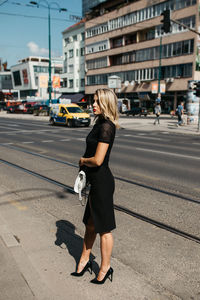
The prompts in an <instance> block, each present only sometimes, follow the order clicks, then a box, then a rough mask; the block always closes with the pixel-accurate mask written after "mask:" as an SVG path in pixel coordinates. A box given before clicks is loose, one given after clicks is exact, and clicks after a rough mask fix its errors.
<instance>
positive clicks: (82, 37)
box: [81, 32, 85, 41]
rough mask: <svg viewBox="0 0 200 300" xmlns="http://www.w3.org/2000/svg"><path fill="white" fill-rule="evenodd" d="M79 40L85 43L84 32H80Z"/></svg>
mask: <svg viewBox="0 0 200 300" xmlns="http://www.w3.org/2000/svg"><path fill="white" fill-rule="evenodd" d="M81 40H82V41H85V32H82V33H81Z"/></svg>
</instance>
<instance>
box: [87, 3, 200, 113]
mask: <svg viewBox="0 0 200 300" xmlns="http://www.w3.org/2000/svg"><path fill="white" fill-rule="evenodd" d="M124 2H125V1H120V0H116V1H115V0H114V1H107V2H105V3H102V4H101V7H100V9H99V13H98V12H97V10H94V11H93V12H92V13H91V14H90V17H89V18H88V19H87V21H86V23H85V28H86V40H85V52H86V71H87V72H86V87H85V91H86V94H88V95H92V94H93V93H94V92H95V90H96V89H97V88H106V87H108V78H109V77H110V76H118V77H120V79H121V83H122V84H121V88H120V89H116V92H117V93H118V95H119V96H120V98H123V97H128V98H130V99H133V100H138V99H140V100H141V99H146V100H149V99H155V97H156V96H157V93H158V91H159V85H160V90H161V92H163V94H162V99H163V100H165V101H164V102H165V104H166V110H170V109H173V108H175V107H176V105H177V102H178V101H179V100H180V99H181V98H183V97H184V96H185V95H186V92H187V89H188V81H190V80H200V72H199V70H200V68H199V62H198V59H197V50H198V49H199V48H198V47H199V38H198V35H197V34H195V33H194V32H191V31H189V30H188V29H186V28H184V27H183V26H180V25H177V24H175V23H173V22H171V32H170V33H168V34H165V33H163V32H162V29H161V27H162V23H161V20H162V18H163V17H162V16H161V13H162V12H163V11H164V10H166V9H170V10H171V19H172V20H177V21H179V22H181V23H183V24H185V25H187V26H188V27H190V28H191V29H194V30H197V31H199V30H198V29H199V0H187V1H186V0H178V1H172V0H168V1H156V0H155V1H148V0H143V1H141V0H140V1H128V2H129V3H124ZM130 2H131V3H130ZM100 11H101V12H104V13H103V14H102V13H101V14H100Z"/></svg>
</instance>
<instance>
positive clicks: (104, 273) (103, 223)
mask: <svg viewBox="0 0 200 300" xmlns="http://www.w3.org/2000/svg"><path fill="white" fill-rule="evenodd" d="M117 102H118V101H117V97H116V95H115V94H114V92H113V91H112V90H109V89H99V90H97V91H96V93H95V95H94V103H93V112H94V115H95V118H96V123H95V125H94V127H93V129H92V130H91V132H90V133H89V134H88V136H87V138H86V144H87V146H86V151H85V154H84V156H83V157H81V158H80V161H79V166H80V168H81V169H84V170H85V171H86V175H87V180H88V181H89V183H90V184H91V189H90V194H89V197H88V202H87V205H86V209H85V213H84V217H83V222H84V224H85V226H86V230H85V236H84V242H83V250H82V254H81V258H80V261H79V264H78V267H77V271H76V272H73V273H72V274H71V275H73V276H82V275H83V274H84V273H85V272H86V271H87V270H90V271H91V273H92V262H91V261H90V260H89V257H90V253H91V250H92V246H93V244H94V241H95V238H96V234H97V233H99V234H100V247H101V266H100V270H99V274H98V276H97V278H95V279H93V280H92V281H91V282H92V283H95V284H103V283H104V282H105V280H106V279H107V278H110V280H111V281H112V276H113V269H112V268H111V267H110V258H111V253H112V248H113V237H112V233H111V230H113V229H115V227H116V225H115V216H114V207H113V193H114V178H113V175H112V173H111V171H110V169H109V167H108V162H109V156H110V152H111V149H112V145H113V142H114V138H115V129H116V127H118V124H117V120H118V109H117Z"/></svg>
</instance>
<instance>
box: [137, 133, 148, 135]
mask: <svg viewBox="0 0 200 300" xmlns="http://www.w3.org/2000/svg"><path fill="white" fill-rule="evenodd" d="M145 134H146V133H138V134H137V135H145Z"/></svg>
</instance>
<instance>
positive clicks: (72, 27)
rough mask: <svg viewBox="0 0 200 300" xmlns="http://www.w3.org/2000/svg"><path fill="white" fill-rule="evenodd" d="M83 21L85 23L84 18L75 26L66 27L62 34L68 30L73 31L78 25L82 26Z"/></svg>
mask: <svg viewBox="0 0 200 300" xmlns="http://www.w3.org/2000/svg"><path fill="white" fill-rule="evenodd" d="M85 21H86V18H84V19H82V20H80V21H79V22H77V23H75V24H73V25H71V26H69V27H67V28H66V29H65V30H64V31H63V32H62V33H65V32H66V31H68V30H69V31H70V30H71V29H75V27H78V26H79V25H81V24H84V23H85Z"/></svg>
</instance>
